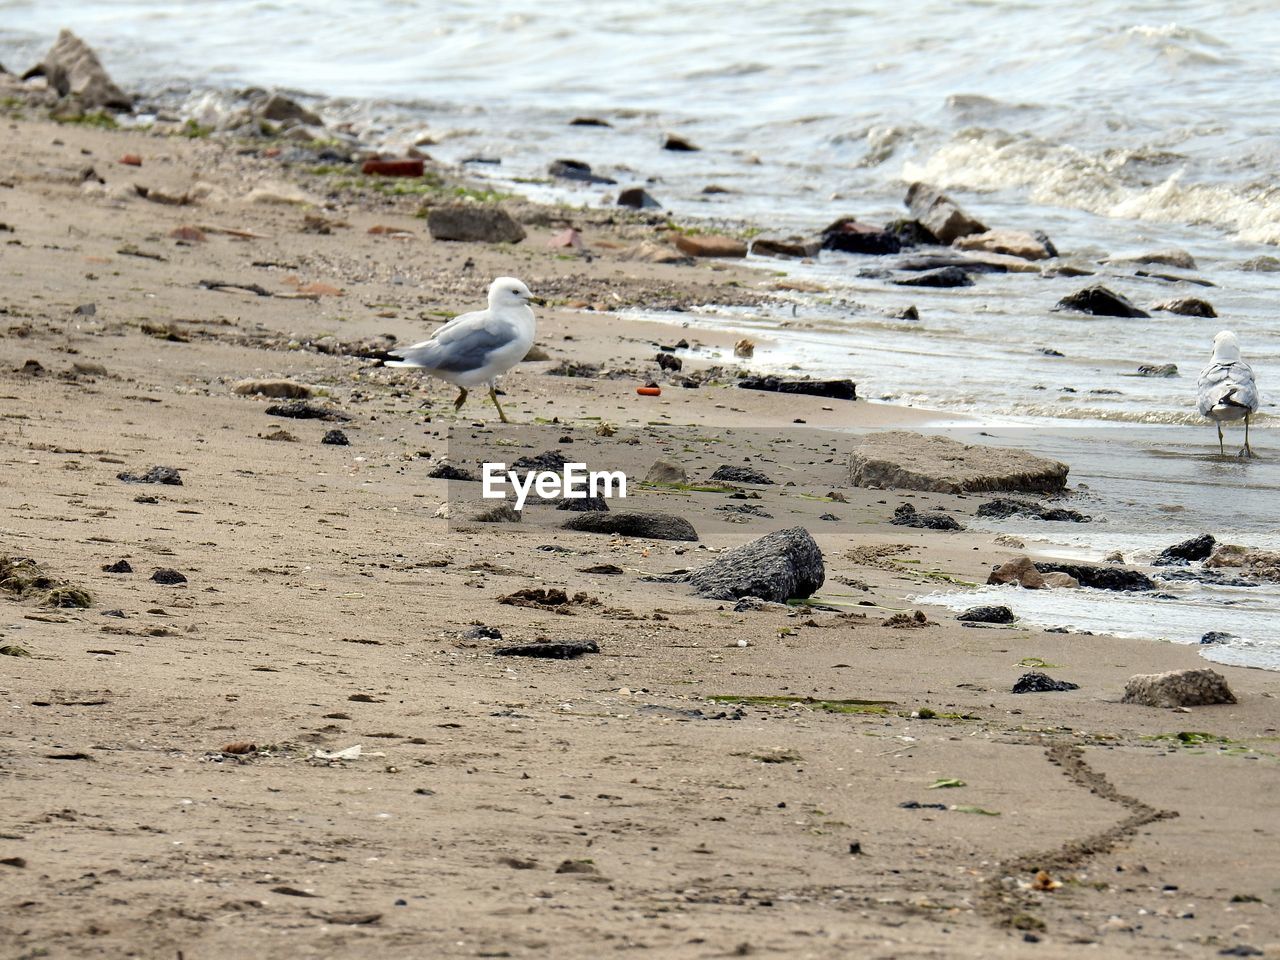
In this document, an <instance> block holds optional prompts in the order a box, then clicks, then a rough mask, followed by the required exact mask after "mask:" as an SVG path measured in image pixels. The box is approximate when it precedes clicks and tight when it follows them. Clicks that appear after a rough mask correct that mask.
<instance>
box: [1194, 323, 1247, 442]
mask: <svg viewBox="0 0 1280 960" xmlns="http://www.w3.org/2000/svg"><path fill="white" fill-rule="evenodd" d="M1196 398H1197V400H1198V401H1199V406H1200V415H1201V416H1203V417H1208V418H1209V419H1210V420H1213V421H1215V422H1216V423H1217V424H1218V450H1219V452H1221V453H1222V454H1223V455H1225V454H1226V449H1225V448H1224V447H1223V445H1222V422H1223V421H1224V420H1240V419H1243V420H1244V449H1243V450H1241V451H1240V456H1242V457H1252V456H1253V450H1252V448H1251V447H1250V446H1249V417H1250V415H1251V414H1254V413H1257V412H1258V385H1257V383H1256V382H1254V379H1253V368H1252V367H1251V366H1249V365H1248V364H1247V363H1245V362H1244V361H1243V360H1241V359H1240V342H1239V341H1238V340H1236V335H1235V334H1234V333H1232V332H1231V331H1230V330H1223V331H1222V332H1221V333H1219V334H1218V335H1217V336H1216V337H1214V338H1213V360H1211V361H1210V363H1209V365H1208V366H1207V367H1205V368H1204V370H1203V371H1202V372H1201V374H1200V381H1199V383H1197V384H1196Z"/></svg>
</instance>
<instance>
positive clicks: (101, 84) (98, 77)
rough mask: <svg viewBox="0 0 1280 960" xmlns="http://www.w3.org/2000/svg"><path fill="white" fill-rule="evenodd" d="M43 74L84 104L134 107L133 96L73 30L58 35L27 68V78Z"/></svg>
mask: <svg viewBox="0 0 1280 960" xmlns="http://www.w3.org/2000/svg"><path fill="white" fill-rule="evenodd" d="M39 76H43V77H44V78H45V79H46V80H47V81H48V83H49V86H50V87H51V88H52V89H54V90H56V91H57V92H58V95H59V96H61V97H67V96H71V97H75V98H76V99H77V100H79V101H80V104H81V106H84V107H91V108H102V107H107V108H110V109H115V110H130V109H132V108H133V98H132V97H130V96H129V95H128V94H127V93H125V92H124V91H123V90H121V89H120V88H119V87H118V86H116V85H115V83H114V82H113V81H112V79H111V77H110V76H109V75H108V74H107V71H106V70H105V69H104V68H103V66H102V62H101V61H100V60H98V55H97V54H96V53H94V52H93V49H92V48H91V47H90V46H89V45H88V44H87V43H85V42H84V41H83V40H81V39H80V38H79V37H77V36H76V35H75V34H74V33H72V32H71V31H70V30H67V29H63V30H62V31H61V32H60V33H59V34H58V39H57V40H56V41H54V44H53V46H52V47H50V48H49V52H48V53H46V54H45V55H44V59H43V60H41V61H40V63H38V64H37V65H36V66H34V67H32V68H31V69H30V70H28V71H27V72H26V73H25V74H24V75H23V78H22V79H24V80H27V79H29V78H31V77H39Z"/></svg>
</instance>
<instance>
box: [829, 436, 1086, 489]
mask: <svg viewBox="0 0 1280 960" xmlns="http://www.w3.org/2000/svg"><path fill="white" fill-rule="evenodd" d="M1067 472H1068V467H1067V465H1066V464H1065V463H1059V462H1058V461H1056V460H1046V459H1045V458H1043V457H1037V456H1035V455H1033V454H1030V453H1026V452H1024V451H1022V450H1012V449H1007V448H1004V447H990V446H986V445H983V444H964V443H959V442H957V441H955V440H951V439H948V438H947V437H938V436H925V435H923V434H918V433H909V432H907V431H905V430H890V431H886V432H884V433H873V434H871V435H870V436H868V437H867V438H866V439H865V440H863V441H862V443H861V444H860V445H859V446H858V448H857V449H856V450H855V451H854V452H853V455H852V456H851V457H850V458H849V481H850V483H851V484H852V485H853V486H855V487H877V488H880V489H900V490H928V491H931V492H934V493H973V492H983V491H995V490H1012V491H1025V492H1039V493H1055V492H1057V491H1060V490H1062V489H1063V488H1064V487H1065V486H1066V483H1067Z"/></svg>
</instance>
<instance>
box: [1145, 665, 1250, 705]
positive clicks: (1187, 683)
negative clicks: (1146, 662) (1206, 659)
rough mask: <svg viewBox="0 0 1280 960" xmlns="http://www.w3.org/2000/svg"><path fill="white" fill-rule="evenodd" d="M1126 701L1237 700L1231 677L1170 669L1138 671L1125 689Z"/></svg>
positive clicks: (1203, 702) (1183, 702) (1190, 702)
mask: <svg viewBox="0 0 1280 960" xmlns="http://www.w3.org/2000/svg"><path fill="white" fill-rule="evenodd" d="M1123 702H1124V703H1137V704H1141V705H1142V706H1144V707H1202V706H1208V705H1210V704H1215V703H1235V702H1236V698H1235V695H1234V694H1233V693H1232V692H1231V689H1230V687H1228V686H1227V679H1226V677H1224V676H1223V675H1222V674H1220V673H1217V672H1216V671H1213V670H1208V669H1199V670H1170V671H1168V672H1166V673H1147V674H1138V675H1137V676H1134V677H1130V678H1129V682H1128V683H1127V684H1125V688H1124V700H1123Z"/></svg>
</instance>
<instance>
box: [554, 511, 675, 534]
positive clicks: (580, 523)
mask: <svg viewBox="0 0 1280 960" xmlns="http://www.w3.org/2000/svg"><path fill="white" fill-rule="evenodd" d="M563 528H564V529H565V530H577V531H579V532H580V533H616V534H620V535H621V536H624V537H647V538H649V539H650V540H697V539H698V531H696V530H694V529H693V524H691V523H690V522H689V521H688V520H686V519H685V518H684V517H677V516H676V515H675V514H673V513H594V512H593V513H583V514H579V515H578V516H576V517H573V518H572V519H570V520H566V521H565V522H564V524H563Z"/></svg>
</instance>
